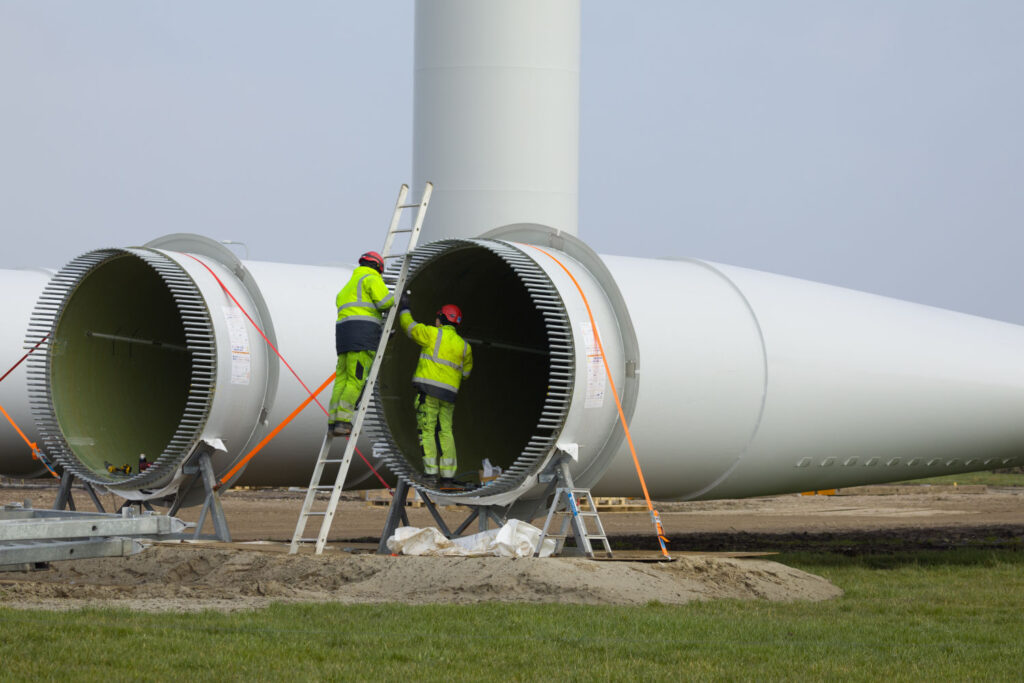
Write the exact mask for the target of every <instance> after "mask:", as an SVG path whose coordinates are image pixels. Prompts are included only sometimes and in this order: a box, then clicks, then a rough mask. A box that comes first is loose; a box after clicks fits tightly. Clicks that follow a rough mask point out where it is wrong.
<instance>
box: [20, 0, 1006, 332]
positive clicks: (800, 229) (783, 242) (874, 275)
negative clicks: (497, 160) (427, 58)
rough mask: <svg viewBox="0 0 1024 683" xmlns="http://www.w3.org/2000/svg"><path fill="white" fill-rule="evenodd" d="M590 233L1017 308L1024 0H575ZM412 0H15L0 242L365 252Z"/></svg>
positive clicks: (404, 116)
mask: <svg viewBox="0 0 1024 683" xmlns="http://www.w3.org/2000/svg"><path fill="white" fill-rule="evenodd" d="M582 21H583V25H582V51H583V54H582V74H581V91H582V106H581V111H582V128H581V131H582V133H581V135H582V137H581V159H580V161H581V176H580V204H581V206H580V228H579V233H580V236H581V237H582V238H583V239H585V240H586V241H587V242H589V243H590V244H591V246H593V247H594V248H595V249H596V250H597V251H598V252H600V253H606V254H624V255H636V256H696V257H700V258H706V259H710V260H714V261H719V262H722V263H729V264H734V265H741V266H747V267H751V268H756V269H760V270H767V271H772V272H777V273H783V274H786V275H793V276H797V277H803V278H807V279H811V280H816V281H820V282H827V283H830V284H836V285H841V286H845V287H852V288H854V289H860V290H864V291H870V292H875V293H879V294H884V295H887V296H893V297H897V298H901V299H907V300H911V301H917V302H921V303H926V304H931V305H936V306H942V307H945V308H952V309H954V310H959V311H965V312H968V313H974V314H977V315H983V316H987V317H993V318H998V319H1002V320H1008V321H1011V322H1016V323H1024V303H1022V301H1021V300H1022V298H1024V271H1022V268H1021V267H1020V261H1021V259H1022V258H1024V230H1022V228H1024V132H1022V125H1024V124H1022V122H1024V88H1022V85H1024V40H1022V36H1024V3H1022V2H1019V0H1008V1H1005V2H1004V1H996V0H958V1H953V0H919V1H915V2H911V1H908V0H904V1H898V0H891V1H886V2H864V1H863V0H859V1H852V0H851V1H848V2H821V1H811V0H808V1H805V2H795V1H791V0H785V1H777V2H766V1H765V0H748V1H735V2H696V1H683V0H660V1H657V2H654V1H640V2H611V1H610V0H583V18H582ZM412 32H413V3H412V0H400V1H399V0H391V1H388V2H361V3H354V2H339V1H337V0H335V1H308V0H307V1H304V2H301V3H295V2H289V3H286V2H269V1H264V2H254V1H252V0H246V1H244V2H243V1H232V2H227V1H214V2H180V1H171V0H165V1H162V2H154V1H139V0H119V1H114V0H90V1H89V2H81V1H79V0H0V87H2V90H0V93H2V94H0V98H2V99H0V226H2V227H0V229H2V231H3V235H4V242H3V247H2V250H0V268H16V267H27V266H37V265H46V266H58V265H60V264H63V263H64V262H66V261H67V260H69V259H71V258H73V257H75V256H77V255H78V254H80V253H82V252H84V251H88V250H89V249H93V248H97V247H104V246H124V245H130V244H140V243H143V242H145V241H148V240H149V239H151V238H153V237H157V236H159V235H162V234H165V233H169V232H179V231H185V232H199V233H202V234H206V235H208V236H210V237H214V238H216V239H234V240H241V241H245V242H246V243H247V244H248V246H249V255H250V257H251V258H254V259H262V260H276V261H286V262H296V263H324V262H350V261H351V260H352V259H353V258H354V254H355V253H357V252H358V251H361V250H363V249H365V248H366V235H367V234H368V233H367V231H369V234H370V235H372V236H373V239H374V240H377V239H379V238H381V237H382V235H383V230H384V228H385V226H386V224H387V221H388V219H389V218H390V211H391V206H392V204H393V202H394V195H395V192H396V191H397V187H398V185H399V184H400V183H402V182H407V181H409V180H410V176H411V165H412V164H411V156H412V139H411V131H412Z"/></svg>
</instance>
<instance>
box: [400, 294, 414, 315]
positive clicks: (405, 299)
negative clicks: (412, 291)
mask: <svg viewBox="0 0 1024 683" xmlns="http://www.w3.org/2000/svg"><path fill="white" fill-rule="evenodd" d="M410 308H412V299H411V298H410V297H409V290H405V291H404V292H402V298H401V299H399V301H398V310H400V311H406V310H409V309H410Z"/></svg>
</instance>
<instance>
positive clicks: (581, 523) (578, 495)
mask: <svg viewBox="0 0 1024 683" xmlns="http://www.w3.org/2000/svg"><path fill="white" fill-rule="evenodd" d="M555 481H556V482H557V484H558V488H556V489H555V497H554V498H553V499H552V501H551V508H550V509H549V510H548V516H547V519H546V520H544V529H543V530H542V531H541V533H540V540H539V541H538V542H537V551H536V552H535V553H534V557H540V551H541V548H542V547H544V539H546V538H552V539H555V541H556V544H555V551H554V553H552V554H554V555H558V554H559V553H561V552H562V548H563V547H564V546H565V539H566V537H567V536H568V532H569V527H570V526H571V527H572V532H573V536H575V538H576V546H577V548H578V549H579V550H580V551H582V552H583V554H584V555H586V556H587V557H589V558H591V559H593V557H594V545H593V541H601V543H602V544H603V545H604V551H605V553H606V554H607V556H608V557H612V547H611V545H609V543H608V535H607V534H606V533H605V531H604V525H603V524H601V516H600V515H598V514H597V505H596V504H595V503H594V498H593V496H591V495H590V489H584V488H579V487H577V486H576V485H574V484H573V482H572V475H571V474H569V463H568V462H567V461H566V460H565V459H564V458H562V459H561V460H560V461H559V462H558V464H557V465H556V466H555ZM549 490H550V489H549ZM584 498H585V499H586V501H587V504H588V508H589V509H582V508H581V507H580V500H581V499H584ZM556 516H557V517H561V518H562V520H561V528H560V529H559V531H558V533H557V534H549V533H548V529H549V528H551V522H552V520H553V519H554V518H555V517H556ZM588 519H592V520H593V524H594V531H590V529H588V527H587V520H588Z"/></svg>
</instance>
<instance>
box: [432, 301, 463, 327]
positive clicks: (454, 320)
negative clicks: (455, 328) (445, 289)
mask: <svg viewBox="0 0 1024 683" xmlns="http://www.w3.org/2000/svg"><path fill="white" fill-rule="evenodd" d="M437 317H438V318H440V319H441V320H447V321H448V322H449V323H451V324H452V325H458V324H459V323H461V322H462V309H461V308H459V307H458V306H456V305H455V304H445V305H444V306H442V307H441V310H440V311H438V312H437Z"/></svg>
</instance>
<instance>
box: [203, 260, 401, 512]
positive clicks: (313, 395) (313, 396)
mask: <svg viewBox="0 0 1024 683" xmlns="http://www.w3.org/2000/svg"><path fill="white" fill-rule="evenodd" d="M185 256H188V257H189V258H190V259H192V260H193V261H195V262H196V263H198V264H199V265H201V266H202V267H203V268H206V271H207V272H208V273H210V275H212V276H213V279H214V280H216V281H217V284H218V285H220V288H221V289H223V290H224V293H225V294H227V295H228V297H229V298H230V299H231V300H232V301H233V302H235V305H236V306H238V310H240V311H241V312H242V314H243V315H244V316H245V317H246V319H247V320H248V321H249V323H250V324H251V325H252V326H253V327H254V328H256V331H257V332H259V333H260V336H261V337H263V341H265V342H266V343H267V346H269V347H270V348H271V349H273V351H274V353H275V354H277V357H278V358H280V359H281V362H282V363H284V365H285V367H286V368H288V369H289V370H290V371H291V373H292V375H293V376H294V377H295V379H297V380H298V381H299V384H301V385H302V388H303V389H305V390H306V393H307V394H309V399H308V400H306V401H305V402H303V403H302V405H301V406H299V407H298V408H297V409H295V410H294V411H293V412H292V414H291V415H289V416H288V417H287V418H285V421H284V422H282V423H281V424H280V425H278V426H277V428H276V429H274V431H272V432H271V433H270V434H268V435H267V436H266V437H264V439H263V441H261V442H260V443H259V444H257V446H256V448H254V449H253V450H252V451H250V452H249V454H248V455H246V456H245V458H243V459H242V461H241V462H240V463H239V464H238V465H236V466H235V468H233V469H232V470H231V472H229V473H228V475H226V476H225V478H223V479H221V480H220V483H221V484H222V485H223V484H224V483H225V482H226V481H227V479H229V478H230V475H231V474H232V473H234V472H235V471H236V470H237V468H239V467H241V465H242V464H244V463H247V462H249V460H250V458H252V456H254V455H256V453H257V452H258V451H259V450H260V449H261V448H263V446H264V445H266V444H267V443H268V442H269V441H270V440H271V439H272V438H274V437H275V436H277V433H278V432H279V431H281V429H282V428H283V427H284V426H285V425H287V424H288V423H289V422H291V421H292V419H293V418H294V417H295V416H296V415H298V414H299V413H300V412H302V410H303V409H304V408H305V407H306V406H308V405H309V404H310V402H311V401H316V404H317V405H318V406H320V410H322V411H324V415H326V416H327V417H328V418H330V417H331V415H330V413H328V412H327V409H326V408H324V405H323V404H322V403H320V399H318V398H317V397H316V395H317V394H319V393H320V392H321V391H323V390H324V387H326V386H327V383H329V382H331V380H333V379H334V377H335V374H332V375H331V379H329V380H327V382H325V383H324V384H323V385H321V386H320V388H319V389H317V390H316V393H314V392H312V391H310V389H309V387H307V386H306V383H305V382H303V381H302V378H301V377H299V374H298V373H297V372H295V370H294V369H293V368H292V366H291V365H289V364H288V361H286V360H285V359H284V356H282V355H281V352H280V351H278V350H277V347H276V346H274V345H273V344H272V343H270V340H269V339H268V338H267V335H266V334H264V333H263V330H261V329H260V326H259V325H257V324H256V321H255V320H253V319H252V317H251V316H250V315H249V313H248V311H246V310H245V307H244V306H242V304H240V303H239V302H238V299H236V298H235V295H234V294H232V293H231V290H230V289H228V287H227V285H225V284H224V283H223V282H222V281H221V279H220V278H219V277H217V274H216V273H215V272H213V269H212V268H210V266H208V265H206V264H205V263H204V262H203V261H201V260H200V259H197V258H196V257H195V256H193V255H192V254H185ZM355 451H356V454H357V455H358V456H359V457H360V458H362V461H363V462H364V463H366V466H367V467H369V468H370V471H371V472H373V474H374V475H375V476H376V477H377V480H378V481H380V483H381V484H383V485H384V488H386V489H387V490H388V493H391V494H392V495H394V493H393V492H392V491H391V487H390V486H388V483H387V482H386V481H384V477H382V476H380V472H378V471H377V470H376V469H375V468H374V467H373V465H371V464H370V461H369V460H367V459H366V456H365V455H363V453H362V451H360V450H359V449H358V448H356V449H355Z"/></svg>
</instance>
